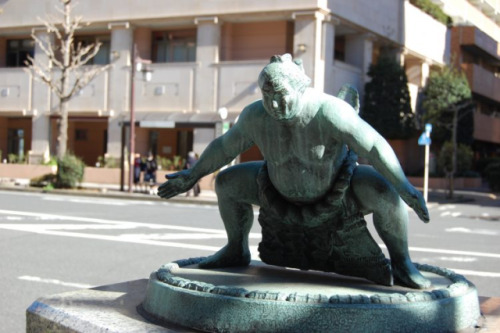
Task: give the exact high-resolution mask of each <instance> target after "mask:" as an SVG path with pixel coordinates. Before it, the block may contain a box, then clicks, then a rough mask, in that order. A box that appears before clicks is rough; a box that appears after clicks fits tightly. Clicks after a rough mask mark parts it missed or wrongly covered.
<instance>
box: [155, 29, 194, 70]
mask: <svg viewBox="0 0 500 333" xmlns="http://www.w3.org/2000/svg"><path fill="white" fill-rule="evenodd" d="M195 60H196V29H186V30H174V31H157V32H153V61H154V62H192V61H195Z"/></svg>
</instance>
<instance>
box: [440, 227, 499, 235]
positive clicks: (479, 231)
mask: <svg viewBox="0 0 500 333" xmlns="http://www.w3.org/2000/svg"><path fill="white" fill-rule="evenodd" d="M445 231H446V232H458V233H464V234H474V235H484V236H498V232H497V231H494V230H488V229H469V228H462V227H455V228H447V229H445Z"/></svg>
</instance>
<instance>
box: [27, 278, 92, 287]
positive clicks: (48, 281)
mask: <svg viewBox="0 0 500 333" xmlns="http://www.w3.org/2000/svg"><path fill="white" fill-rule="evenodd" d="M18 279H19V280H24V281H31V282H40V283H48V284H55V285H58V286H64V287H72V288H80V289H89V288H92V287H93V286H91V285H89V284H83V283H73V282H64V281H59V280H56V279H42V278H40V277H38V276H27V275H23V276H20V277H18Z"/></svg>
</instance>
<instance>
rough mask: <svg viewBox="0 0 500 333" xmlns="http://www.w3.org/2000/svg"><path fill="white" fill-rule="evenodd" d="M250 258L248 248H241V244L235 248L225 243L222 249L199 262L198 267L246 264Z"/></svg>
mask: <svg viewBox="0 0 500 333" xmlns="http://www.w3.org/2000/svg"><path fill="white" fill-rule="evenodd" d="M250 259H251V256H250V251H249V250H248V248H247V249H242V248H241V246H239V247H238V248H236V247H230V246H229V245H226V246H224V247H223V248H222V249H220V250H219V251H217V253H215V254H214V255H213V256H210V257H208V258H207V259H205V260H203V261H202V262H200V263H199V264H198V266H199V267H200V268H221V267H233V266H248V265H249V264H250Z"/></svg>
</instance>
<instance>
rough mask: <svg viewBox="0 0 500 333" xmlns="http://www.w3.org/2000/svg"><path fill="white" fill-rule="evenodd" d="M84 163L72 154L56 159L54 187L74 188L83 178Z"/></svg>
mask: <svg viewBox="0 0 500 333" xmlns="http://www.w3.org/2000/svg"><path fill="white" fill-rule="evenodd" d="M84 170H85V163H83V161H82V160H81V159H79V158H78V157H76V156H75V155H72V154H66V155H64V157H63V158H61V159H58V160H57V181H56V184H55V187H56V188H76V187H77V186H78V184H79V183H81V182H82V180H83V172H84Z"/></svg>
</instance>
